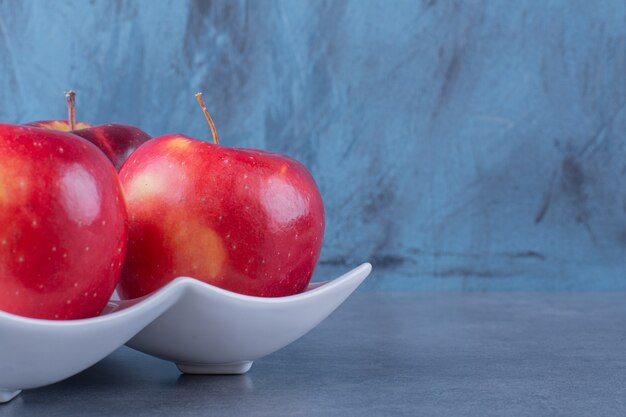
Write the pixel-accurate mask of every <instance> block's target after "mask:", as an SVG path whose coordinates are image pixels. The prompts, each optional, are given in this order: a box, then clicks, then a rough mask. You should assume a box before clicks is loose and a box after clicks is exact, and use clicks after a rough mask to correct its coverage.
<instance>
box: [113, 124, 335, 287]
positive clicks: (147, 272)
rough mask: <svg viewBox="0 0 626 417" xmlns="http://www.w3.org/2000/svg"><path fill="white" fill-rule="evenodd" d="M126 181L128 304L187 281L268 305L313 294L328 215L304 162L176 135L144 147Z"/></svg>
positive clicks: (124, 282) (126, 168)
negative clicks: (268, 299)
mask: <svg viewBox="0 0 626 417" xmlns="http://www.w3.org/2000/svg"><path fill="white" fill-rule="evenodd" d="M119 175H120V180H121V182H122V186H123V187H124V191H125V195H126V202H127V207H128V214H129V222H130V223H129V243H128V252H127V256H126V262H125V264H124V270H123V272H122V278H121V280H120V284H119V285H118V293H119V294H120V297H121V298H123V299H131V298H136V297H140V296H143V295H146V294H149V293H151V292H153V291H155V290H157V289H158V288H161V287H163V286H164V285H166V284H167V283H168V282H170V281H172V280H173V279H174V278H176V277H179V276H189V277H193V278H196V279H199V280H201V281H204V282H207V283H209V284H212V285H215V286H218V287H221V288H224V289H226V290H230V291H234V292H237V293H241V294H247V295H254V296H262V297H280V296H286V295H291V294H296V293H299V292H302V291H304V290H305V289H306V287H307V285H308V283H309V281H310V280H311V276H312V274H313V270H314V268H315V265H316V263H317V260H318V257H319V253H320V249H321V245H322V239H323V234H324V206H323V204H322V199H321V196H320V193H319V190H318V188H317V185H316V184H315V181H314V180H313V177H312V176H311V174H310V173H309V172H308V171H307V169H306V168H305V167H304V166H303V165H302V164H300V163H299V162H297V161H295V160H293V159H291V158H289V157H286V156H283V155H279V154H275V153H270V152H265V151H260V150H253V149H234V148H227V147H224V146H220V145H214V144H211V143H207V142H203V141H199V140H196V139H192V138H190V137H186V136H182V135H167V136H161V137H159V138H155V139H152V140H151V141H149V142H147V143H145V144H144V145H142V146H140V147H139V149H137V150H136V151H135V152H134V153H133V154H132V155H131V156H130V157H129V158H128V160H127V161H126V163H125V164H124V165H123V166H122V169H121V170H120V174H119Z"/></svg>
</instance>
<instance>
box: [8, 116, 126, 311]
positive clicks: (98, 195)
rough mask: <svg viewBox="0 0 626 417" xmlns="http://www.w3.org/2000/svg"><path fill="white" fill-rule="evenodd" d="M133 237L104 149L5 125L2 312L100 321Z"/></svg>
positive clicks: (60, 135)
mask: <svg viewBox="0 0 626 417" xmlns="http://www.w3.org/2000/svg"><path fill="white" fill-rule="evenodd" d="M127 239H128V217H127V213H126V207H125V202H124V198H123V192H122V188H121V185H120V182H119V179H118V177H117V174H116V172H115V169H114V168H113V166H112V165H111V163H110V162H109V161H108V160H107V158H106V157H105V156H104V154H103V153H102V152H100V151H99V150H98V149H97V148H96V147H95V146H94V145H93V144H91V143H89V142H87V141H86V140H83V139H81V138H79V137H77V136H74V135H71V134H68V133H62V132H55V131H53V130H44V129H38V128H33V127H25V126H16V125H9V124H0V310H4V311H6V312H9V313H13V314H18V315H22V316H27V317H34V318H42V319H80V318H85V317H92V316H97V315H98V314H100V313H101V311H102V309H103V308H104V307H105V306H106V304H107V301H108V300H109V298H110V296H111V294H112V293H113V290H114V289H115V286H116V284H117V282H118V280H119V277H120V273H121V270H122V266H123V261H124V256H125V253H126V246H127Z"/></svg>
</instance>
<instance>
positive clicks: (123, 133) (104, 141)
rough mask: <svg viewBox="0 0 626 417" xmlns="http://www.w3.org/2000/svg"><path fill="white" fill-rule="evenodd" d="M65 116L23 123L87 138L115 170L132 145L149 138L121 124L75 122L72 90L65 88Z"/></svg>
mask: <svg viewBox="0 0 626 417" xmlns="http://www.w3.org/2000/svg"><path fill="white" fill-rule="evenodd" d="M65 96H66V99H67V114H68V119H67V120H43V121H39V122H31V123H27V124H26V126H33V127H39V128H43V129H51V130H60V131H63V132H71V133H73V134H75V135H77V136H80V137H82V138H83V139H87V140H88V141H89V142H91V143H93V144H94V145H96V146H97V147H98V148H100V150H102V152H104V154H105V155H106V156H107V158H109V160H110V161H111V162H112V163H113V165H115V169H117V170H119V169H120V168H121V167H122V164H123V163H124V161H125V160H126V158H128V155H130V154H131V153H132V152H133V151H134V150H135V149H137V148H138V147H139V145H141V144H142V143H144V142H146V141H148V140H150V139H151V137H150V135H148V134H147V133H146V132H144V131H143V130H141V129H139V128H137V127H134V126H130V125H124V124H113V123H109V124H105V125H100V126H92V125H90V124H88V123H82V122H76V93H75V92H74V91H71V90H70V91H67V92H66V93H65Z"/></svg>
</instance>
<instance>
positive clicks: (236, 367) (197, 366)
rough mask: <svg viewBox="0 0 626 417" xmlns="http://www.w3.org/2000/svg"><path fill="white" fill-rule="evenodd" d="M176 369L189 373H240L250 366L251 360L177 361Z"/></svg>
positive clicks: (247, 369) (246, 370)
mask: <svg viewBox="0 0 626 417" xmlns="http://www.w3.org/2000/svg"><path fill="white" fill-rule="evenodd" d="M176 366H177V367H178V370H179V371H180V372H182V373H184V374H190V375H241V374H245V373H246V372H248V371H249V370H250V368H251V367H252V361H241V362H230V363H206V364H205V363H177V364H176Z"/></svg>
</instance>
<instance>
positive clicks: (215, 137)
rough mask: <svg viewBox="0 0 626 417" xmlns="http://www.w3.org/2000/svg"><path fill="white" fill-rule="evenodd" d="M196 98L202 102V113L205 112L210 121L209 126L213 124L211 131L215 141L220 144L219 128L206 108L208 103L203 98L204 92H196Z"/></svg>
mask: <svg viewBox="0 0 626 417" xmlns="http://www.w3.org/2000/svg"><path fill="white" fill-rule="evenodd" d="M196 100H198V103H200V108H201V109H202V113H204V117H206V121H207V122H209V126H211V133H212V134H213V143H214V144H216V145H219V144H220V139H219V138H218V137H217V129H215V123H213V119H211V114H209V111H208V110H207V108H206V104H204V99H203V98H202V93H196Z"/></svg>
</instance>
